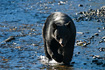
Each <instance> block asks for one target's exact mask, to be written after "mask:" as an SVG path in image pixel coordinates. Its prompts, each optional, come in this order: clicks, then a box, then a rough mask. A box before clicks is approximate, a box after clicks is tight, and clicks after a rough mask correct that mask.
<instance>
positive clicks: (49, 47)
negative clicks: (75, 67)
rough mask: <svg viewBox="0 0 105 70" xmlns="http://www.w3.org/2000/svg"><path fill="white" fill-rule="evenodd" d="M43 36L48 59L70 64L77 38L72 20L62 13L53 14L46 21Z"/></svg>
mask: <svg viewBox="0 0 105 70" xmlns="http://www.w3.org/2000/svg"><path fill="white" fill-rule="evenodd" d="M42 34H43V40H44V50H45V55H46V57H47V58H48V59H49V60H52V59H54V60H55V61H57V62H58V63H64V64H66V65H68V64H70V61H71V60H72V56H73V50H74V44H75V37H76V28H75V25H74V22H73V21H72V19H71V18H70V17H69V16H68V15H66V14H64V13H61V12H55V13H52V14H51V15H50V16H48V18H47V19H46V21H45V24H44V26H43V31H42Z"/></svg>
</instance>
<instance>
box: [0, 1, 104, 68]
mask: <svg viewBox="0 0 105 70" xmlns="http://www.w3.org/2000/svg"><path fill="white" fill-rule="evenodd" d="M79 4H81V5H83V7H79ZM103 5H105V1H104V0H97V1H96V0H88V1H87V0H70V1H69V0H62V1H61V0H49V1H47V0H41V1H38V0H0V69H2V70H6V69H7V70H11V69H27V70H30V69H37V70H40V69H42V70H54V69H56V70H81V69H87V70H90V69H97V70H98V69H105V43H104V42H101V43H100V41H102V40H105V39H102V38H103V37H104V36H105V34H104V33H105V30H104V29H103V27H104V26H105V24H104V23H101V22H96V21H95V20H92V21H80V22H77V21H76V20H75V16H76V13H78V12H80V11H87V10H89V9H99V8H100V7H102V6H103ZM56 11H60V12H63V13H66V14H68V15H69V16H70V17H71V18H72V19H73V21H74V23H75V25H76V29H77V37H76V44H77V43H78V42H77V41H81V42H83V41H86V42H91V43H90V44H88V45H86V46H85V47H83V45H84V44H82V45H76V44H75V49H74V55H73V59H72V61H71V64H72V66H63V65H49V64H43V63H41V61H40V60H42V59H40V58H39V57H40V56H44V49H43V40H42V27H43V24H44V22H45V19H46V18H47V16H48V15H49V14H50V13H52V12H56ZM95 33H98V34H99V35H98V36H97V35H95ZM10 36H13V37H14V38H15V39H13V40H10V41H9V42H6V43H5V42H4V41H5V40H6V39H8V38H9V37H10ZM92 36H94V38H92V39H90V38H91V37H92ZM94 60H97V61H98V62H94Z"/></svg>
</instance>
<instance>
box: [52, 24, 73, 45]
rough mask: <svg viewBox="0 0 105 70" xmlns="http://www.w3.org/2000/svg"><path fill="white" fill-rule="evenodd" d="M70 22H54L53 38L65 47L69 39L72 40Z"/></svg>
mask: <svg viewBox="0 0 105 70" xmlns="http://www.w3.org/2000/svg"><path fill="white" fill-rule="evenodd" d="M70 23H71V22H68V23H65V24H61V23H56V24H55V23H54V24H53V28H54V31H53V38H54V39H55V40H56V41H57V42H58V43H59V44H60V45H61V46H62V47H64V46H65V45H66V44H67V42H68V40H70V38H71V35H72V32H71V30H70Z"/></svg>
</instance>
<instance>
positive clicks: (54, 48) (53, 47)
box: [47, 42, 63, 62]
mask: <svg viewBox="0 0 105 70" xmlns="http://www.w3.org/2000/svg"><path fill="white" fill-rule="evenodd" d="M47 51H48V53H49V55H50V56H51V57H52V58H53V59H54V60H55V61H57V62H62V61H63V55H61V54H58V45H57V44H56V43H55V44H53V43H52V44H51V42H50V43H47Z"/></svg>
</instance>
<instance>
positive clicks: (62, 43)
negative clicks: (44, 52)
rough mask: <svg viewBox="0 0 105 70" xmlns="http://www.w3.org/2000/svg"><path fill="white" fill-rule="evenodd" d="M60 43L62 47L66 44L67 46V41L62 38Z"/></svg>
mask: <svg viewBox="0 0 105 70" xmlns="http://www.w3.org/2000/svg"><path fill="white" fill-rule="evenodd" d="M59 44H60V45H61V46H62V47H64V46H65V41H64V40H63V39H62V38H61V39H60V40H59Z"/></svg>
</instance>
